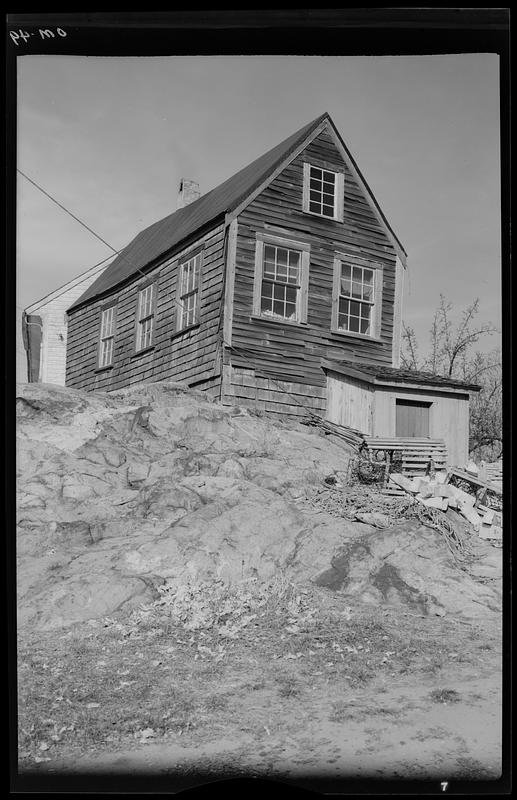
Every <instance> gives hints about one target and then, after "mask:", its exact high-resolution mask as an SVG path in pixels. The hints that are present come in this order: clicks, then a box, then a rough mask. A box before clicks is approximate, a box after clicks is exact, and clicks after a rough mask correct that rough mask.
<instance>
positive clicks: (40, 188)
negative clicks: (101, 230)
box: [16, 169, 120, 255]
mask: <svg viewBox="0 0 517 800" xmlns="http://www.w3.org/2000/svg"><path fill="white" fill-rule="evenodd" d="M16 171H17V172H19V173H20V175H23V177H24V178H25V179H26V180H28V181H29V183H32V185H33V186H35V187H36V189H39V191H40V192H42V193H43V194H44V195H45V196H46V197H48V198H49V200H52V202H53V203H55V204H56V206H59V208H61V209H63V211H64V212H65V213H66V214H68V215H69V216H70V217H72V219H75V221H76V222H78V223H79V225H82V226H83V228H86V230H87V231H90V233H91V234H92V235H93V236H95V238H96V239H98V240H99V241H100V242H102V243H103V244H105V245H106V247H109V249H110V250H113V252H114V253H115V254H116V255H119V254H120V250H115V248H114V247H112V246H111V245H110V243H109V242H107V241H106V239H103V238H102V236H99V234H98V233H95V231H94V230H92V229H91V228H90V227H89V226H88V225H87V224H86V222H83V221H82V220H81V219H79V217H76V215H75V214H72V212H71V211H69V210H68V208H66V207H65V206H64V205H63V204H62V203H60V202H59V201H58V200H56V198H55V197H52V195H51V194H49V193H48V192H46V191H45V189H43V188H42V187H41V186H40V185H39V184H37V183H36V181H33V180H32V178H29V176H28V175H26V174H25V172H22V171H21V169H17V170H16Z"/></svg>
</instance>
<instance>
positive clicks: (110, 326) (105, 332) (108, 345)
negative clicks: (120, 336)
mask: <svg viewBox="0 0 517 800" xmlns="http://www.w3.org/2000/svg"><path fill="white" fill-rule="evenodd" d="M114 339H115V306H111V307H110V308H106V309H104V310H103V312H102V315H101V337H100V348H99V367H101V368H102V367H110V366H111V364H112V363H113V342H114Z"/></svg>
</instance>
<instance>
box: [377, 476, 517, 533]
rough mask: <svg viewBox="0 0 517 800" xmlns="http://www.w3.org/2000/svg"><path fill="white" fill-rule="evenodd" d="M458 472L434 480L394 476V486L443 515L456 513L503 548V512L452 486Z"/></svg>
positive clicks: (477, 496)
mask: <svg viewBox="0 0 517 800" xmlns="http://www.w3.org/2000/svg"><path fill="white" fill-rule="evenodd" d="M456 472H461V471H460V470H455V469H454V470H449V471H444V470H442V471H439V472H436V473H435V475H434V478H430V477H429V476H428V475H421V476H419V477H418V476H415V477H413V478H409V477H408V476H407V475H403V474H401V473H392V474H391V475H390V485H395V486H398V487H400V488H402V489H404V491H406V492H408V493H409V494H412V495H413V496H414V497H415V499H416V500H418V501H419V502H420V503H422V504H423V505H425V506H427V507H428V508H435V509H437V510H439V511H447V510H448V509H449V508H452V509H454V510H455V511H456V512H457V513H459V514H461V516H462V517H463V518H464V519H466V520H467V522H468V523H469V525H470V526H471V527H472V528H473V529H474V531H475V532H476V533H477V534H478V535H479V536H480V537H481V538H482V539H489V540H492V543H494V544H495V545H496V546H500V545H501V542H502V536H503V531H502V514H501V512H499V511H495V510H494V509H492V508H489V507H488V506H484V505H482V504H481V503H480V502H479V491H478V492H476V493H475V494H471V493H469V492H466V491H464V490H463V489H461V488H460V487H458V486H454V485H453V484H452V483H450V479H451V477H452V476H453V475H454V473H456ZM477 483H480V481H477Z"/></svg>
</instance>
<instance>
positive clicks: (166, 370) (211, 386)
mask: <svg viewBox="0 0 517 800" xmlns="http://www.w3.org/2000/svg"><path fill="white" fill-rule="evenodd" d="M200 245H202V247H203V266H202V282H201V307H200V308H201V310H200V319H199V325H198V326H197V327H194V328H191V329H190V330H186V331H184V332H183V333H182V332H180V333H176V315H177V313H178V311H179V307H178V305H177V303H176V302H175V301H176V300H177V297H176V293H177V287H176V283H177V274H178V266H179V263H180V260H181V259H182V258H183V256H185V255H188V254H189V253H190V252H191V251H193V250H195V249H196V248H197V247H198V246H200ZM223 262H224V226H223V225H218V226H217V227H216V228H214V229H213V230H212V231H210V232H209V233H207V234H205V235H204V236H203V237H201V238H200V239H199V240H197V241H196V242H194V243H192V244H191V245H190V246H189V247H188V248H186V249H184V250H181V251H179V252H177V253H175V254H173V255H169V256H168V257H167V259H165V260H164V261H163V262H162V263H161V264H160V265H158V266H157V267H156V268H155V269H154V270H152V271H151V272H149V273H147V274H146V275H145V277H144V276H139V277H138V278H137V280H135V281H133V282H132V283H131V284H129V285H127V286H125V287H123V288H121V289H119V290H118V291H115V292H113V293H112V294H111V295H110V296H109V297H103V298H102V300H97V301H95V302H93V303H91V304H90V305H88V306H85V307H83V308H78V309H76V310H72V312H71V313H70V320H69V342H68V355H67V385H68V386H72V387H75V388H82V389H100V390H104V391H110V390H114V389H119V388H121V387H123V386H128V385H130V384H133V383H138V382H140V381H148V380H166V379H171V380H177V381H182V382H185V383H188V384H189V385H191V384H195V385H196V386H198V388H203V387H206V389H207V391H209V392H210V393H211V394H213V395H214V396H215V395H218V394H219V391H220V389H219V387H220V368H219V369H218V367H217V365H218V358H217V351H218V348H219V347H220V342H221V336H222V334H221V303H222V288H223ZM150 278H151V279H152V278H154V279H155V281H156V287H157V298H156V314H155V321H154V325H155V327H154V337H153V347H152V349H150V350H148V351H145V352H141V353H135V324H136V313H137V301H138V292H139V291H140V289H141V288H142V287H143V286H144V285H146V283H147V282H148V281H149V279H150ZM111 300H113V301H116V304H117V317H116V333H115V341H114V353H113V365H112V367H111V368H109V369H105V370H99V369H97V346H98V340H99V332H100V320H101V309H102V307H105V306H106V303H108V302H110V301H111ZM219 361H220V359H219Z"/></svg>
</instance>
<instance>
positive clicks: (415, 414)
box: [395, 400, 431, 438]
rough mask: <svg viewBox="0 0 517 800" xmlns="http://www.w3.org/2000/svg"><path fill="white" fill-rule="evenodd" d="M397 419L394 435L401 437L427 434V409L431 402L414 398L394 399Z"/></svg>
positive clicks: (421, 436)
mask: <svg viewBox="0 0 517 800" xmlns="http://www.w3.org/2000/svg"><path fill="white" fill-rule="evenodd" d="M396 407H397V421H396V432H395V436H400V437H402V438H405V437H410V436H415V437H420V438H426V437H428V436H429V409H430V407H431V403H419V402H417V401H415V400H396Z"/></svg>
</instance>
